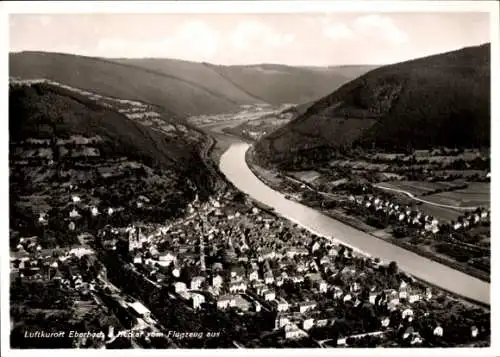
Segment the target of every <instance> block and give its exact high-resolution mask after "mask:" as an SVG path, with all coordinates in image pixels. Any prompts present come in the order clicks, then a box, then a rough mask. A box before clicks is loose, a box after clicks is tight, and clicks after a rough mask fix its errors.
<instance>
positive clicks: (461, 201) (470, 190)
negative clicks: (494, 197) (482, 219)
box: [426, 182, 490, 207]
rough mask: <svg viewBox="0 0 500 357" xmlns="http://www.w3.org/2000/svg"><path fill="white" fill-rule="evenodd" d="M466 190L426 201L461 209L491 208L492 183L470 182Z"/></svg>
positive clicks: (433, 197)
mask: <svg viewBox="0 0 500 357" xmlns="http://www.w3.org/2000/svg"><path fill="white" fill-rule="evenodd" d="M468 185H469V187H467V188H466V189H461V190H456V191H451V192H441V193H436V194H433V195H429V196H427V197H426V200H428V201H431V202H436V203H440V204H446V205H451V206H459V207H477V206H482V207H489V206H490V183H487V182H469V183H468Z"/></svg>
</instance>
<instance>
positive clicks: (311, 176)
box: [288, 170, 321, 183]
mask: <svg viewBox="0 0 500 357" xmlns="http://www.w3.org/2000/svg"><path fill="white" fill-rule="evenodd" d="M288 175H290V176H292V177H295V178H296V179H297V180H300V181H305V182H308V183H312V182H313V181H316V180H317V179H318V178H319V177H321V174H320V173H319V172H317V171H314V170H311V171H296V172H289V173H288Z"/></svg>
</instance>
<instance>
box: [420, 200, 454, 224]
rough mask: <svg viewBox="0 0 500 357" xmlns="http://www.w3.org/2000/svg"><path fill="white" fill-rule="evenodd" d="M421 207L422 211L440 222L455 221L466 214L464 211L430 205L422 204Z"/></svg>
mask: <svg viewBox="0 0 500 357" xmlns="http://www.w3.org/2000/svg"><path fill="white" fill-rule="evenodd" d="M419 207H420V209H421V210H422V211H424V212H426V213H427V214H428V215H430V216H433V217H436V218H437V219H438V220H440V221H454V220H456V219H457V218H458V217H460V216H463V214H464V212H463V211H459V210H457V209H453V208H448V207H440V206H434V205H431V204H428V203H422V204H421V205H419Z"/></svg>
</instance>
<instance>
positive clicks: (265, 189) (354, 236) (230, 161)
mask: <svg viewBox="0 0 500 357" xmlns="http://www.w3.org/2000/svg"><path fill="white" fill-rule="evenodd" d="M249 147H250V145H249V144H248V143H244V142H235V143H233V144H231V146H230V147H229V149H227V150H226V151H225V152H224V154H223V155H222V157H221V159H220V164H219V168H220V171H221V172H222V173H223V174H224V175H225V176H226V177H227V179H228V180H229V181H231V182H232V183H233V184H234V185H235V186H236V187H237V188H238V189H239V190H240V191H242V192H244V193H246V194H248V195H249V196H251V197H252V198H254V199H255V200H257V201H259V202H261V203H264V204H266V205H268V206H270V207H273V208H274V210H275V212H276V213H277V214H280V215H282V216H283V217H285V218H287V219H289V220H290V221H292V222H294V223H297V224H299V225H300V226H303V227H304V228H307V229H308V230H310V231H312V232H314V233H316V234H318V235H322V236H327V237H332V238H334V239H335V240H337V241H339V242H342V243H345V244H346V245H349V246H352V247H355V248H357V249H359V250H361V251H363V252H365V253H367V254H369V255H371V256H373V257H379V258H380V259H381V260H383V261H396V262H397V264H398V266H399V267H400V268H401V269H402V270H403V271H405V272H407V273H409V274H411V275H413V276H415V277H416V278H419V279H422V280H425V281H427V282H429V283H431V284H433V285H436V286H439V287H441V288H443V289H445V290H448V291H451V292H454V293H456V294H459V295H462V296H465V297H468V298H470V299H472V300H475V301H479V302H482V303H485V304H490V284H489V283H487V282H484V281H481V280H479V279H477V278H474V277H472V276H470V275H467V274H465V273H462V272H460V271H458V270H455V269H452V268H450V267H448V266H446V265H443V264H440V263H436V262H434V261H432V260H430V259H428V258H425V257H422V256H420V255H418V254H415V253H413V252H410V251H408V250H405V249H403V248H401V247H398V246H395V245H392V244H390V243H389V242H386V241H383V240H381V239H378V238H375V237H373V236H371V235H369V234H368V233H365V232H363V231H360V230H357V229H355V228H353V227H351V226H349V225H347V224H344V223H342V222H339V221H337V220H335V219H333V218H330V217H328V216H326V215H324V214H322V213H320V212H318V211H316V210H315V209H313V208H310V207H307V206H305V205H302V204H300V203H298V202H294V201H291V200H287V199H286V198H285V196H284V195H283V194H281V193H280V192H277V191H275V190H273V189H272V188H270V187H269V186H267V185H265V184H264V183H263V182H262V181H260V180H259V179H258V178H257V177H256V176H255V175H254V173H253V172H252V171H251V170H250V168H249V167H248V166H247V164H246V161H245V153H246V151H247V149H248V148H249Z"/></svg>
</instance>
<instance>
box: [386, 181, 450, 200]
mask: <svg viewBox="0 0 500 357" xmlns="http://www.w3.org/2000/svg"><path fill="white" fill-rule="evenodd" d="M378 185H379V186H383V187H387V188H391V189H395V190H403V191H406V192H409V193H411V194H412V195H414V196H421V195H422V194H426V193H428V192H432V191H434V190H437V189H447V188H449V187H450V186H453V183H451V182H426V181H392V182H383V183H380V184H378ZM429 197H430V196H429Z"/></svg>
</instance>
